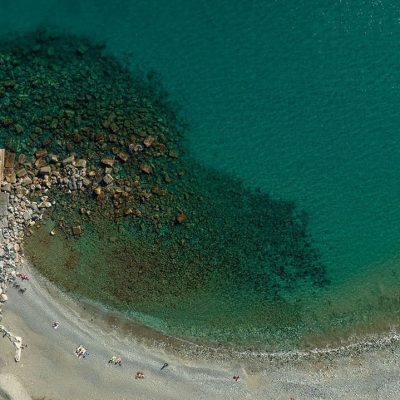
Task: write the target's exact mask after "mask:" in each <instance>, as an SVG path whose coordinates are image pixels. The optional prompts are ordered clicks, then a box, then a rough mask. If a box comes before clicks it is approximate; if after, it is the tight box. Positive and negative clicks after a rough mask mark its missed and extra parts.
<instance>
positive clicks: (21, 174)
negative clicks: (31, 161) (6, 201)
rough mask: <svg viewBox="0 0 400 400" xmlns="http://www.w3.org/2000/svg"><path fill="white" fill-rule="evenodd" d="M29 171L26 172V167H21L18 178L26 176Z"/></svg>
mask: <svg viewBox="0 0 400 400" xmlns="http://www.w3.org/2000/svg"><path fill="white" fill-rule="evenodd" d="M27 174H28V173H27V172H26V169H25V168H21V169H19V170H18V171H17V174H16V175H17V177H18V178H23V177H24V176H26V175H27Z"/></svg>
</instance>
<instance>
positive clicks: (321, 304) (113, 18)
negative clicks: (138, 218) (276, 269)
mask: <svg viewBox="0 0 400 400" xmlns="http://www.w3.org/2000/svg"><path fill="white" fill-rule="evenodd" d="M0 7H1V10H2V11H3V12H2V13H0V22H2V23H1V24H0V25H1V26H2V28H1V30H2V31H3V32H6V31H9V30H13V31H15V30H16V31H25V30H27V29H31V28H33V27H35V26H36V25H37V24H38V23H51V24H54V25H56V26H59V27H61V28H66V29H67V30H69V31H72V32H77V33H84V34H86V35H88V36H89V37H93V38H94V39H98V40H104V41H105V42H106V43H107V45H108V46H109V48H110V49H111V50H112V51H113V52H115V53H116V54H118V55H120V56H121V58H122V57H123V59H127V58H129V59H130V60H131V61H132V62H133V64H136V63H137V64H139V65H140V67H141V68H144V69H146V68H155V69H157V70H158V71H160V72H161V74H162V78H163V83H164V84H165V86H166V87H167V88H168V90H169V92H170V94H171V96H172V98H173V99H175V100H176V102H177V103H178V104H180V105H181V106H182V108H183V109H182V113H183V115H184V116H185V118H186V119H187V121H188V122H189V123H190V128H189V129H188V130H187V131H186V132H185V147H186V148H187V153H188V154H189V155H190V156H191V157H194V158H195V160H196V162H197V163H199V164H202V165H206V166H209V167H212V168H213V169H214V171H217V172H215V173H216V174H217V175H218V179H223V180H224V182H227V183H228V184H229V185H233V183H232V182H233V181H232V180H231V178H230V176H234V177H235V179H239V180H240V181H241V182H242V184H243V187H240V188H239V186H238V191H239V192H241V193H242V194H241V195H240V196H239V195H238V196H239V197H240V200H238V198H234V201H232V200H229V194H228V191H226V192H225V191H223V190H222V191H221V190H219V188H220V187H221V185H219V186H218V185H217V184H215V185H212V184H209V183H210V182H212V181H213V179H214V178H215V179H216V181H215V182H218V180H217V178H216V177H215V175H214V172H213V175H212V178H210V177H209V176H208V177H207V179H208V180H207V179H206V177H205V175H206V173H204V176H203V175H202V174H200V175H199V174H197V177H198V179H199V185H200V187H201V190H202V191H204V192H205V193H208V192H207V191H209V190H215V193H216V196H215V197H216V200H215V206H213V207H214V208H211V210H214V211H215V210H220V213H215V214H214V215H213V217H214V218H215V219H214V222H215V225H216V226H217V227H219V230H220V231H219V232H218V234H219V235H220V242H219V243H223V244H224V247H223V248H224V249H225V250H224V251H227V252H228V253H229V246H231V248H232V251H233V253H234V257H236V258H237V257H239V255H240V256H241V257H243V259H244V260H245V262H244V264H243V265H246V266H248V268H249V270H248V271H245V270H243V269H239V272H238V271H236V270H235V271H236V272H237V273H236V274H234V275H233V276H227V275H224V273H226V272H227V271H226V270H223V269H222V270H221V271H218V272H212V273H210V274H205V275H204V274H203V275H201V274H200V276H202V277H204V282H203V281H202V282H201V288H196V290H194V291H189V292H188V293H191V294H192V295H188V296H186V297H185V299H184V298H180V302H179V304H178V305H177V304H175V305H174V306H173V307H172V306H171V302H169V301H165V300H164V297H163V296H162V295H160V296H152V295H150V294H149V296H148V298H147V300H148V301H146V302H143V301H141V302H140V306H138V305H137V304H136V306H135V305H133V304H132V305H131V309H130V311H129V313H130V314H131V315H132V316H133V317H134V318H138V319H139V320H141V321H145V322H146V323H148V324H150V325H151V326H154V327H156V328H158V329H161V330H164V331H167V332H169V333H176V334H178V335H182V336H186V337H194V338H198V339H202V340H205V341H215V340H217V341H222V342H226V341H228V342H239V343H241V344H243V343H245V344H247V345H248V346H249V347H250V346H253V345H254V346H257V347H259V348H262V349H276V348H281V349H289V348H293V347H299V346H314V345H321V344H325V343H337V342H338V341H340V338H342V337H346V338H347V337H348V336H349V335H352V334H354V335H357V336H362V335H364V334H366V333H375V332H381V331H385V330H387V329H389V327H392V326H397V325H398V322H399V311H398V310H399V307H398V305H399V300H400V298H399V294H400V293H399V260H398V255H399V254H400V251H399V250H400V229H399V226H400V224H399V222H400V207H399V204H400V176H399V171H398V170H399V168H398V166H399V165H400V142H399V135H398V132H399V129H400V114H399V106H400V92H399V90H400V57H399V54H400V24H399V18H400V10H399V6H398V4H397V3H396V2H394V1H382V2H372V1H321V2H307V3H304V4H299V3H298V2H273V1H270V2H265V1H256V0H255V1H252V2H247V1H246V2H245V1H235V2H231V1H217V2H211V1H208V0H204V1H200V2H187V1H176V2H174V3H173V4H172V3H171V2H167V1H146V2H142V1H116V2H113V4H110V3H109V2H104V4H102V2H99V1H94V0H93V1H82V2H78V1H76V2H67V1H65V2H55V1H54V2H51V1H42V2H40V1H35V2H29V1H25V2H23V1H17V2H13V4H12V5H11V4H10V3H9V2H6V1H0ZM21 7H22V8H21ZM24 10H25V11H24ZM126 52H128V53H129V54H126ZM196 168H197V167H196ZM194 170H196V169H194ZM196 171H197V170H196ZM234 185H236V183H235V184H234ZM238 185H239V184H238ZM247 188H251V189H256V188H259V189H260V191H261V193H262V194H269V195H270V196H271V197H270V198H271V199H272V200H273V201H277V202H279V201H281V200H282V201H284V202H287V201H289V202H293V203H291V204H293V205H295V209H296V213H297V212H298V213H299V214H296V215H300V214H301V213H303V212H304V213H305V214H306V215H307V223H306V225H305V228H306V229H305V232H306V237H307V238H308V239H309V242H310V246H311V248H312V250H313V251H315V254H317V256H318V257H320V259H319V262H320V264H321V265H323V266H324V267H325V268H326V278H327V279H328V280H329V284H325V285H323V286H321V285H313V284H312V283H311V282H310V279H308V278H307V279H302V277H298V276H296V274H294V278H293V280H292V283H291V284H290V285H283V286H282V287H280V289H279V293H278V294H277V293H276V291H274V290H272V289H271V285H270V284H268V285H263V283H264V282H265V281H263V279H264V278H265V276H262V277H258V275H257V274H258V273H259V271H258V270H257V268H259V264H257V261H256V259H257V256H256V253H257V251H259V248H258V247H257V246H258V245H260V243H262V240H261V239H260V237H261V236H260V232H261V231H262V229H261V228H260V226H258V228H260V230H257V229H255V231H253V230H250V231H249V229H246V227H248V226H250V225H253V226H256V225H257V221H255V220H254V219H252V218H255V219H257V218H259V217H260V215H261V214H262V212H261V211H260V210H261V207H259V205H257V206H256V210H257V212H256V213H253V214H252V213H251V212H248V213H246V210H247V209H248V208H247V207H250V206H249V204H250V203H251V204H253V203H252V201H253V200H254V201H255V202H256V203H257V202H258V200H257V196H258V195H259V193H258V192H255V193H256V194H255V196H256V197H255V198H253V197H252V199H253V200H251V201H250V200H249V201H250V203H246V204H245V205H242V204H241V201H242V199H243V197H244V198H247V196H250V194H249V193H250V192H249V191H248V190H247ZM210 196H211V195H210ZM241 196H243V197H241ZM235 201H236V203H235ZM263 201H265V199H263ZM239 203H240V205H238V206H236V204H239ZM277 204H280V205H282V204H281V203H277ZM284 204H286V203H284ZM250 208H251V207H250ZM272 208H273V207H272ZM281 210H282V208H281V207H280V206H279V207H277V208H275V211H276V212H278V211H279V212H280V211H281ZM221 215H224V216H225V217H226V219H228V220H232V221H235V223H233V225H234V228H232V229H233V231H234V232H235V233H236V232H237V231H238V227H239V226H240V224H243V229H242V231H241V235H240V236H239V237H236V236H235V240H232V237H231V236H230V233H229V232H230V231H229V229H228V228H227V224H226V223H225V222H226V221H225V220H224V218H223V217H221ZM275 215H277V214H275ZM219 218H220V219H219ZM230 218H231V219H230ZM269 218H273V216H269ZM238 221H239V222H238ZM268 221H271V219H268ZM228 225H229V224H228ZM261 225H262V223H261ZM86 232H87V235H85V236H84V237H83V238H82V240H81V241H80V242H79V243H77V246H78V248H79V249H80V253H79V254H78V256H77V257H78V259H79V265H80V267H79V268H78V272H79V273H80V274H82V275H81V276H82V277H85V278H86V277H90V279H92V278H93V276H95V277H99V282H98V286H93V287H90V286H89V285H84V286H85V287H81V288H77V289H78V290H79V291H80V292H81V293H83V294H84V295H87V296H92V297H94V298H95V299H98V300H106V299H102V298H101V296H100V295H99V293H101V290H99V288H100V289H101V287H102V285H103V287H106V286H107V285H108V284H109V283H110V276H111V271H112V270H113V265H112V263H107V264H106V265H104V263H102V262H101V259H100V262H97V261H96V263H95V264H96V265H98V266H97V268H98V269H97V270H96V274H93V268H94V266H93V262H94V261H93V260H94V259H96V254H98V250H99V249H103V250H104V252H105V253H106V254H104V257H106V256H108V257H111V256H112V255H113V254H114V255H115V254H116V251H118V249H117V248H116V245H114V244H112V243H110V242H109V240H108V239H106V240H104V237H99V236H98V234H97V233H96V232H92V233H91V232H90V229H89V228H87V231H86ZM127 232H130V235H129V234H128V240H132V242H129V241H128V244H127V246H130V247H129V248H132V249H136V250H137V252H136V253H135V254H137V253H138V252H139V253H140V251H139V250H138V249H142V248H144V247H143V246H140V244H141V243H142V242H141V240H143V241H145V242H146V241H148V239H149V237H144V238H143V237H141V235H142V234H143V233H137V232H133V231H129V229H128V228H127ZM255 232H256V233H255ZM287 234H288V231H285V233H284V235H283V236H284V237H285V238H287V237H288V236H287ZM38 237H40V236H38ZM43 237H45V235H44V234H43ZM280 238H281V239H282V240H283V238H282V237H280ZM192 239H193V238H192ZM225 239H227V240H225ZM275 239H276V238H275ZM275 239H274V240H275ZM308 239H307V240H308ZM121 240H122V239H121ZM152 240H153V242H152V243H154V246H162V244H160V243H162V240H160V241H158V239H157V238H156V237H154V238H152ZM276 240H277V239H276ZM267 242H268V240H267ZM192 243H193V247H192V248H194V249H195V248H196V247H195V246H196V243H195V240H193V241H192ZM204 243H206V242H204ZM243 243H246V246H247V244H249V245H248V246H247V247H246V246H245V247H246V249H247V251H248V252H249V254H246V253H243V252H242V245H243ZM252 243H254V246H255V248H254V252H253V253H251V250H250V249H251V244H252ZM269 243H270V242H269ZM275 244H276V245H277V246H278V247H279V242H278V243H274V245H275ZM264 245H265V243H264ZM291 245H293V242H291ZM58 246H59V247H58V248H55V249H54V255H55V256H56V258H55V259H54V261H55V260H56V259H59V257H58V256H59V255H60V254H63V253H64V249H63V247H62V245H61V244H58ZM135 246H139V247H138V248H135ZM221 248H222V247H219V248H218V249H221ZM234 248H236V250H235V249H234ZM256 248H257V249H256ZM199 249H201V251H207V249H206V248H202V247H201V246H199ZM119 250H120V249H119ZM165 251H166V252H167V250H165ZM212 251H214V252H215V257H216V258H218V257H221V254H220V253H218V251H215V250H214V249H213V250H212ZM127 254H130V253H127ZM224 256H225V255H224ZM57 257H58V258H57ZM132 257H133V256H132ZM141 257H142V258H143V257H146V255H144V254H141ZM148 258H149V260H148V264H149V265H153V264H154V271H153V272H152V273H153V274H154V275H151V274H150V275H149V276H150V277H153V278H154V280H157V281H158V282H159V283H160V285H157V287H156V288H154V290H157V291H159V290H160V288H162V287H163V284H165V286H166V287H171V285H176V286H177V287H179V286H180V285H181V282H180V281H179V279H177V280H173V279H172V280H171V276H170V275H168V279H165V280H163V279H164V277H163V274H162V273H161V276H159V275H158V272H157V268H156V266H155V264H157V262H156V260H155V259H154V257H153V256H149V255H148ZM220 260H221V259H220ZM180 261H181V262H184V260H180ZM52 265H53V266H54V265H57V263H55V262H54V263H52V262H50V261H49V263H48V265H47V266H45V268H43V269H44V270H45V271H46V268H47V273H48V274H50V275H51V273H49V268H51V267H52ZM241 265H242V264H241ZM166 268H167V267H166ZM162 271H163V272H165V271H167V272H168V273H169V272H170V270H169V269H168V268H167V269H166V270H165V269H163V270H162ZM53 272H54V271H53ZM262 274H263V273H262V272H261V275H262ZM249 276H250V277H251V279H247V278H248V277H249ZM324 277H325V276H324ZM178 278H182V275H178ZM57 279H58V280H59V281H60V282H63V280H65V279H68V280H69V284H70V285H71V284H72V283H71V282H76V276H74V275H66V274H65V270H64V269H60V270H59V271H58V273H57ZM311 280H312V279H311ZM268 282H271V279H270V277H268ZM64 283H65V282H64ZM255 283H258V284H255ZM145 284H146V285H149V282H148V281H146V282H145ZM146 285H145V286H144V289H143V290H144V292H146V290H147V289H146V288H148V287H149V286H146ZM66 286H68V285H66ZM200 289H201V290H200ZM167 292H168V290H167ZM148 293H150V292H148ZM108 300H111V301H114V300H115V299H113V298H111V297H110V296H109V297H108ZM134 300H135V299H133V303H134V302H135V301H134ZM171 301H172V300H171Z"/></svg>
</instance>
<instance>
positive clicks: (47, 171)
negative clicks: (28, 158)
mask: <svg viewBox="0 0 400 400" xmlns="http://www.w3.org/2000/svg"><path fill="white" fill-rule="evenodd" d="M39 173H40V175H50V174H51V167H50V165H46V166H45V167H41V168H40V170H39Z"/></svg>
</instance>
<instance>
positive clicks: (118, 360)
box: [114, 357, 122, 367]
mask: <svg viewBox="0 0 400 400" xmlns="http://www.w3.org/2000/svg"><path fill="white" fill-rule="evenodd" d="M114 365H118V366H120V367H122V358H121V357H118V358H117V359H116V360H115V361H114Z"/></svg>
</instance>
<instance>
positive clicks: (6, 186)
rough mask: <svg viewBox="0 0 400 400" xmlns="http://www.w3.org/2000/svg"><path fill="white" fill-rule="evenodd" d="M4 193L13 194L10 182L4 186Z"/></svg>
mask: <svg viewBox="0 0 400 400" xmlns="http://www.w3.org/2000/svg"><path fill="white" fill-rule="evenodd" d="M2 190H3V192H8V193H10V192H11V184H10V183H9V182H6V183H3V185H2Z"/></svg>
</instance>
